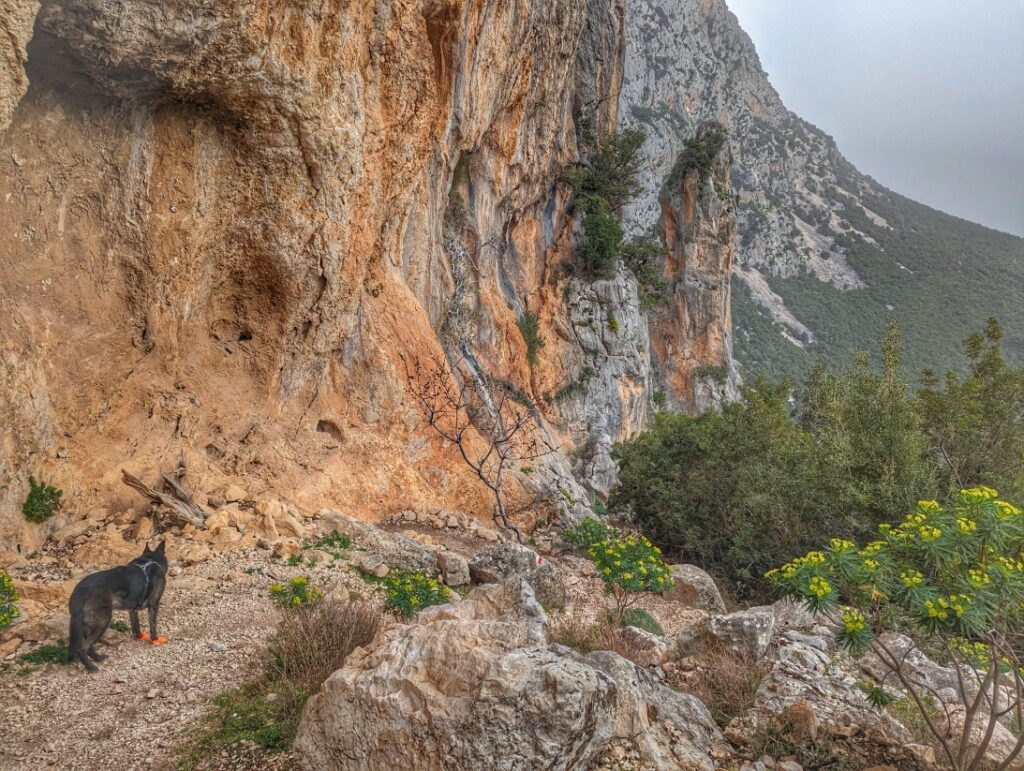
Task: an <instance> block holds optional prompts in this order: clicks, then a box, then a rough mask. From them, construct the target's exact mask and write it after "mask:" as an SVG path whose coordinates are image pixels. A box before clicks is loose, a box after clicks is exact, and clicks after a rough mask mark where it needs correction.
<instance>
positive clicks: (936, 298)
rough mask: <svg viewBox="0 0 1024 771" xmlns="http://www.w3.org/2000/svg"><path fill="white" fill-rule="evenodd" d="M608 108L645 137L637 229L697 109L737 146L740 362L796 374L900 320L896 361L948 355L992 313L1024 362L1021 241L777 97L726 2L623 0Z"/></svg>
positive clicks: (700, 118)
mask: <svg viewBox="0 0 1024 771" xmlns="http://www.w3.org/2000/svg"><path fill="white" fill-rule="evenodd" d="M626 34H627V44H626V63H625V71H624V75H623V88H622V92H621V96H620V115H621V119H622V120H623V121H624V122H625V123H628V124H634V125H638V126H640V127H641V128H643V129H644V130H645V131H646V132H647V135H648V140H647V143H646V146H645V156H646V159H647V160H646V167H645V179H646V186H645V192H644V194H643V195H642V196H641V197H640V198H639V199H638V200H637V201H636V202H635V203H634V204H633V205H631V206H630V207H629V208H628V211H627V221H628V222H629V225H630V228H631V229H632V231H633V232H635V233H640V232H645V231H647V230H648V229H649V228H651V227H652V226H654V225H656V223H657V222H658V220H659V217H660V206H659V204H658V195H659V191H660V188H661V185H662V183H663V181H664V180H665V179H666V178H667V177H668V175H669V173H670V171H671V169H672V167H673V164H674V163H675V160H676V158H677V157H678V156H679V154H680V152H681V151H682V149H683V144H684V141H685V140H687V139H689V138H692V137H693V136H694V135H695V133H696V131H697V128H698V127H699V126H700V125H701V124H702V123H704V122H705V121H708V120H716V121H719V122H720V123H722V124H723V125H724V126H726V127H727V129H728V130H729V132H730V141H731V143H732V145H733V147H734V150H735V156H736V157H735V163H734V167H733V175H732V179H733V185H734V187H735V189H736V191H737V192H738V194H739V202H738V217H739V233H740V241H739V246H738V250H737V256H736V267H737V270H736V271H735V277H736V281H735V283H736V291H735V293H734V295H735V296H734V305H735V307H736V324H735V325H736V327H737V336H736V351H737V355H738V357H739V359H740V362H741V363H742V364H744V365H745V367H746V369H747V370H748V371H750V372H755V371H759V370H767V371H768V372H770V373H771V374H774V375H782V374H789V375H794V374H800V373H801V372H802V371H804V370H805V369H806V368H807V367H808V366H809V364H810V363H811V362H812V361H813V360H820V359H824V360H826V361H831V362H838V361H843V360H845V359H846V358H847V357H848V356H849V355H850V354H851V353H852V352H853V351H854V350H857V349H862V348H869V347H874V346H875V344H876V343H877V341H878V339H879V338H880V336H881V333H882V331H883V330H884V328H885V325H886V324H887V323H889V322H890V321H899V322H901V323H902V324H903V326H904V327H905V329H906V332H907V343H908V345H907V347H908V356H907V358H908V364H909V366H910V367H911V369H912V370H917V369H919V368H922V367H925V366H932V367H937V368H943V367H947V366H955V365H958V364H959V363H960V362H959V361H958V360H957V359H956V358H955V355H954V349H955V346H956V343H957V341H959V340H961V339H963V338H964V337H966V336H967V334H969V333H970V332H972V331H976V330H977V329H979V328H981V327H983V326H984V323H985V320H986V318H987V317H988V316H993V315H995V316H999V317H1000V318H1001V320H1002V321H1003V323H1004V325H1005V326H1006V329H1007V333H1008V334H1007V349H1008V350H1009V351H1010V352H1011V355H1012V356H1013V357H1014V358H1015V359H1016V360H1018V361H1024V324H1022V322H1021V321H1020V314H1019V312H1018V311H1019V304H1018V299H1017V298H1018V297H1019V294H1020V292H1021V291H1022V289H1024V240H1022V239H1020V238H1017V237H1014V236H1009V235H1005V234H1001V233H997V232H994V231H991V230H988V229H987V228H983V227H981V226H978V225H973V224H971V223H967V222H965V221H963V220H959V219H957V218H955V217H950V216H948V215H944V214H942V213H940V212H936V211H934V210H932V209H929V208H928V207H925V206H922V205H920V204H917V203H914V202H912V201H909V200H907V199H905V198H903V197H902V196H899V195H897V194H895V193H893V192H891V191H889V190H886V189H885V188H883V187H882V186H881V185H879V184H878V183H877V182H875V181H874V180H873V179H871V178H870V177H867V176H866V175H864V174H861V173H860V172H859V171H857V169H856V168H854V167H853V166H852V165H851V164H850V163H849V162H848V161H847V160H846V159H845V158H844V157H843V156H842V154H841V153H840V152H839V149H838V148H837V147H836V144H835V142H834V141H833V139H832V138H831V137H829V136H828V135H827V134H825V133H824V132H822V131H821V130H819V129H817V128H816V127H814V126H812V125H810V124H809V123H807V122H806V121H803V120H801V119H800V118H799V117H798V116H796V115H794V114H793V113H792V112H790V111H789V110H787V109H786V107H785V105H784V104H783V103H782V100H781V99H780V97H779V95H778V93H777V92H776V91H775V89H774V88H772V86H771V84H770V83H769V81H768V77H767V75H766V74H765V72H764V70H763V69H762V68H761V65H760V62H759V60H758V56H757V52H756V51H755V49H754V46H753V43H752V42H751V40H750V38H749V37H748V36H747V35H746V33H745V32H743V30H742V29H741V28H740V26H739V23H738V21H737V20H736V17H735V16H734V15H733V14H732V13H731V12H730V11H729V10H728V7H727V5H726V0H678V1H677V2H663V0H635V1H634V2H630V3H629V4H628V8H627V15H626ZM965 141H970V138H969V137H965Z"/></svg>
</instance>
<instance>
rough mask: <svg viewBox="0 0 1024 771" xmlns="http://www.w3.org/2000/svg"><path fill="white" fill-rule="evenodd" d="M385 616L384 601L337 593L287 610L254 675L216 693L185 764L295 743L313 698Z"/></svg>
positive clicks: (203, 764)
mask: <svg viewBox="0 0 1024 771" xmlns="http://www.w3.org/2000/svg"><path fill="white" fill-rule="evenodd" d="M381 620H382V613H381V610H380V608H379V607H376V606H373V605H368V604H366V603H363V602H359V601H353V602H349V601H345V600H341V599H337V598H333V597H330V596H329V597H328V598H327V599H324V600H323V601H320V602H315V603H311V604H308V605H303V606H300V607H296V608H287V609H282V610H281V611H280V615H279V620H278V624H277V628H276V629H275V630H274V633H273V635H271V637H270V639H269V640H268V642H267V647H266V650H265V654H264V655H263V656H262V657H260V658H259V659H258V660H257V661H256V662H255V665H254V672H253V674H252V676H251V677H250V679H249V680H247V681H246V682H245V683H244V684H243V685H241V686H240V687H238V688H235V689H234V690H231V691H228V692H226V693H223V694H221V695H220V696H217V697H216V698H215V699H214V700H213V709H212V710H211V711H210V712H209V713H208V714H207V715H206V716H205V717H204V718H203V723H202V725H200V726H199V727H198V729H197V730H196V729H193V730H192V731H190V734H189V737H188V738H187V739H186V740H185V742H184V744H183V745H182V746H180V747H179V748H178V753H179V754H180V755H181V757H182V767H183V768H186V769H196V768H207V767H217V768H220V767H221V766H220V765H218V763H219V762H220V760H218V759H223V758H224V757H234V756H235V755H237V754H238V753H240V752H241V753H243V754H244V753H246V752H248V753H250V754H251V753H253V752H255V753H257V754H259V753H273V752H283V751H287V750H288V749H290V748H291V745H292V741H294V739H295V733H296V731H297V730H298V726H299V718H300V717H301V716H302V708H303V707H304V706H305V704H306V700H307V699H308V698H309V697H310V696H312V695H313V694H315V693H316V692H317V691H319V690H320V686H321V685H323V683H324V681H325V680H327V678H328V677H330V676H331V673H333V672H334V671H335V670H337V669H340V668H341V667H342V665H343V664H344V663H345V659H347V658H348V657H349V655H350V654H351V653H352V651H354V650H355V649H356V648H358V647H360V646H363V645H367V644H368V643H369V642H370V641H371V640H373V638H374V636H375V635H376V634H377V629H378V628H379V627H380V624H381ZM232 767H235V766H232Z"/></svg>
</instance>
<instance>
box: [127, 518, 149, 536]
mask: <svg viewBox="0 0 1024 771" xmlns="http://www.w3.org/2000/svg"><path fill="white" fill-rule="evenodd" d="M152 532H153V520H152V519H150V518H149V517H143V518H142V519H140V520H139V521H138V522H136V523H135V527H134V528H132V538H134V539H135V540H136V541H145V540H146V539H147V538H149V536H150V534H151V533H152Z"/></svg>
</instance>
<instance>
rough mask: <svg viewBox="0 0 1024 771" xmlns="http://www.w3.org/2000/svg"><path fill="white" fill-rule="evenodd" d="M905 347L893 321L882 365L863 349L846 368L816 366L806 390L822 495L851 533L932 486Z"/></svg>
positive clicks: (807, 424)
mask: <svg viewBox="0 0 1024 771" xmlns="http://www.w3.org/2000/svg"><path fill="white" fill-rule="evenodd" d="M901 345H902V333H901V332H900V329H899V328H898V327H896V326H891V327H890V328H889V330H888V332H887V333H886V336H885V338H884V339H883V341H882V353H881V360H882V365H881V368H880V369H876V368H875V367H872V366H871V364H870V360H869V359H868V355H867V354H861V355H859V356H857V357H856V359H855V361H854V364H853V366H852V367H847V368H846V369H842V370H838V371H829V370H826V369H824V368H821V367H819V368H817V369H815V370H814V371H812V373H811V374H810V376H809V377H808V379H807V382H806V384H805V386H804V388H803V389H802V399H801V400H800V404H799V407H798V410H797V419H798V421H799V423H800V425H801V427H803V428H804V429H806V430H807V431H809V432H810V433H811V435H812V436H813V438H814V443H815V447H816V449H817V452H816V454H815V459H814V463H815V465H816V466H817V467H818V468H819V473H817V474H816V477H817V484H818V490H819V497H820V498H821V499H823V500H827V501H830V502H831V505H832V506H833V507H834V508H835V509H836V510H837V511H840V512H842V513H843V517H844V518H845V520H846V527H845V528H844V532H845V533H847V534H849V533H860V534H863V533H865V532H870V531H873V530H874V529H875V527H876V526H877V525H878V524H880V523H881V522H885V521H888V520H889V519H891V518H892V517H893V515H894V513H896V512H900V511H906V510H907V509H908V508H909V507H910V506H911V505H913V503H914V501H917V500H918V499H920V498H921V497H922V496H928V495H931V494H932V493H933V490H934V484H935V480H934V473H933V470H932V466H931V464H930V463H929V461H928V458H927V439H926V437H925V434H924V431H923V425H922V421H921V418H920V416H919V414H918V410H917V407H916V404H915V402H914V398H913V396H912V394H911V392H910V383H909V381H908V379H907V377H906V375H905V374H904V372H903V368H902V356H901Z"/></svg>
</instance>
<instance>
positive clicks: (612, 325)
mask: <svg viewBox="0 0 1024 771" xmlns="http://www.w3.org/2000/svg"><path fill="white" fill-rule="evenodd" d="M619 329H620V326H619V320H618V319H617V318H615V317H614V316H609V317H608V331H609V332H611V333H612V334H613V335H615V334H618V332H619Z"/></svg>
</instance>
